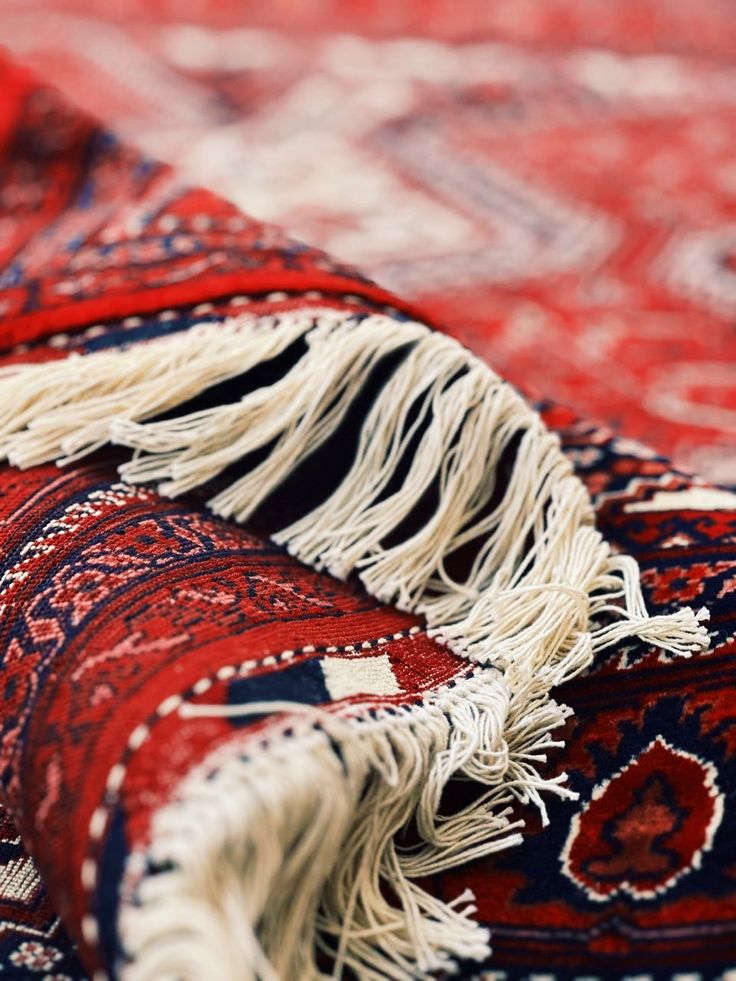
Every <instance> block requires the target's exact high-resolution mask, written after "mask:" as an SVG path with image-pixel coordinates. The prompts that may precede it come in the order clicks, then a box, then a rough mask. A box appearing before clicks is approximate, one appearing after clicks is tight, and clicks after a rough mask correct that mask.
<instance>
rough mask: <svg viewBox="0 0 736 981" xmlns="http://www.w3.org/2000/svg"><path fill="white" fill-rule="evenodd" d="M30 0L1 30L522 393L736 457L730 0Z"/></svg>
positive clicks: (87, 98)
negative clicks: (104, 1) (182, 10)
mask: <svg viewBox="0 0 736 981" xmlns="http://www.w3.org/2000/svg"><path fill="white" fill-rule="evenodd" d="M33 6H34V5H33V4H32V5H31V8H33ZM35 6H36V7H37V8H38V7H40V9H41V10H43V12H44V13H43V18H41V17H40V15H39V14H38V13H36V14H35V16H34V14H33V10H32V9H31V11H30V12H29V10H28V6H27V5H24V10H23V11H22V12H19V11H18V10H14V11H12V12H10V13H5V14H3V13H2V12H0V36H2V37H3V39H4V40H5V42H6V43H7V44H8V45H9V46H11V47H12V48H14V49H15V50H16V51H17V52H18V54H19V55H20V56H21V57H22V58H23V59H24V60H27V61H28V62H29V63H31V64H33V65H35V66H36V67H37V68H38V69H39V71H43V73H44V74H45V75H48V74H49V73H50V74H51V76H52V77H53V79H54V81H55V82H57V83H58V84H59V85H61V86H62V87H63V88H64V90H65V91H66V92H67V93H69V94H70V95H71V96H72V98H73V99H75V100H77V101H79V102H81V104H83V105H84V106H86V107H87V108H88V109H90V110H91V111H93V112H94V113H96V114H97V115H99V116H101V117H102V118H104V119H105V120H106V121H108V122H109V123H110V124H111V125H113V126H114V127H115V128H117V129H119V130H120V131H121V132H122V133H123V134H124V135H125V136H126V137H127V138H129V139H131V140H133V141H135V142H136V143H138V144H139V145H140V146H142V147H143V148H144V149H145V150H146V152H148V153H149V154H151V155H152V156H155V157H157V158H159V159H163V160H168V161H171V162H175V164H176V166H177V169H178V171H179V173H181V174H182V175H183V176H184V177H185V178H186V179H187V180H189V181H192V182H193V183H195V184H201V185H203V186H206V187H208V188H210V189H212V190H214V191H216V192H218V193H219V194H220V195H222V196H223V197H224V198H226V199H227V200H229V201H231V202H233V203H234V204H236V205H237V206H239V207H240V208H242V209H243V210H244V211H245V212H246V213H248V214H253V215H256V216H258V217H259V218H262V219H266V220H268V221H273V222H275V223H277V224H278V225H281V226H283V227H286V228H288V229H289V230H290V231H292V232H293V233H294V234H295V235H297V236H298V237H299V238H301V239H303V240H304V241H308V242H310V243H313V244H314V245H317V246H319V247H321V248H324V249H325V250H326V251H327V252H329V253H331V254H332V255H336V256H339V257H341V258H343V259H345V260H347V261H350V262H353V263H356V264H358V265H359V266H360V268H361V269H362V270H364V271H366V272H367V273H368V274H369V275H371V276H372V277H373V278H374V279H375V280H376V281H377V282H380V283H381V284H382V285H385V286H387V287H389V288H390V289H393V290H396V291H398V292H399V293H400V294H401V295H402V296H404V297H406V298H410V299H412V300H413V301H416V302H418V303H420V304H421V305H423V306H425V307H426V308H427V309H429V310H430V311H431V312H432V315H433V316H434V317H435V318H440V319H442V321H443V322H444V323H445V324H446V325H447V327H448V329H449V330H450V331H451V332H452V333H453V334H455V335H456V336H457V337H458V338H459V339H460V340H462V341H463V342H464V343H465V344H466V345H467V346H469V347H470V348H471V349H472V350H474V351H475V352H476V353H477V354H479V355H480V356H481V357H483V358H484V359H485V360H488V361H489V362H490V363H492V364H493V365H494V366H495V367H496V368H497V369H498V370H499V372H500V373H501V374H503V375H504V376H505V377H508V378H509V379H511V380H512V381H513V382H515V383H516V384H517V385H519V386H520V387H521V388H522V389H523V390H525V391H526V392H527V393H529V394H530V395H532V396H533V397H539V396H543V397H545V398H554V399H555V400H556V401H557V402H559V403H561V404H569V405H571V406H573V407H574V408H575V409H576V410H577V411H578V412H579V413H581V414H583V415H585V416H586V417H588V418H598V419H601V420H603V421H605V422H607V423H613V424H615V425H617V426H618V427H620V428H621V430H622V431H623V432H625V433H626V434H627V435H628V436H630V437H635V438H637V439H639V440H642V441H644V442H646V443H647V444H649V445H652V446H654V447H655V448H656V449H657V450H659V451H660V452H664V453H666V454H667V455H668V456H669V457H670V458H671V459H673V460H674V461H675V463H676V464H678V465H679V466H681V467H683V468H685V469H687V470H690V471H692V472H697V473H701V474H703V475H705V476H707V477H709V478H710V479H712V480H714V481H717V482H720V483H724V484H728V483H736V463H734V454H733V452H732V448H733V443H734V440H735V439H736V401H734V394H733V393H734V391H736V385H735V384H734V380H735V379H736V374H735V372H736V368H734V365H736V339H735V335H734V333H733V330H732V321H733V316H734V312H736V263H735V262H734V254H735V246H736V231H735V229H736V212H735V211H734V195H736V170H735V169H734V163H733V159H732V142H733V141H732V139H731V134H732V132H733V129H734V127H735V126H736V101H735V100H734V98H733V91H734V87H735V86H736V69H734V63H735V58H736V40H735V39H734V31H733V22H732V19H731V18H730V15H729V14H728V10H727V5H724V4H723V3H722V2H721V0H703V2H702V3H699V4H698V17H690V16H689V15H688V14H687V9H686V5H685V4H682V3H680V2H673V3H667V4H663V3H662V2H661V0H641V2H640V3H638V5H637V10H639V11H640V13H639V14H638V15H637V18H634V19H632V18H631V17H630V16H628V15H627V12H626V11H627V9H628V7H629V5H628V4H626V3H624V2H619V0H616V2H612V3H606V4H603V3H601V2H599V0H595V2H591V0H565V2H564V3H560V2H559V0H554V2H552V3H550V4H548V5H545V7H544V13H542V12H541V10H542V8H539V7H538V5H535V4H511V5H509V4H506V3H502V4H501V5H500V6H499V5H498V4H493V5H490V6H488V5H484V6H483V8H482V9H478V10H476V9H475V7H474V9H473V14H472V17H471V16H470V14H469V7H468V5H467V4H462V3H458V4H453V3H450V2H449V0H440V2H438V3H433V4H430V5H428V4H426V3H422V2H420V0H405V2H403V3H401V4H387V3H385V2H383V0H376V2H374V3H373V4H371V5H370V9H371V13H370V15H368V14H367V13H366V10H365V9H364V6H363V5H362V4H357V3H356V4H353V3H349V4H345V3H340V4H337V3H334V2H330V0H325V2H324V3H320V4H319V5H318V10H317V8H316V7H314V5H312V4H303V5H294V4H293V3H291V4H287V3H286V0H279V2H275V3H274V4H268V5H265V7H264V5H257V4H253V3H246V4H245V6H243V5H239V6H238V7H237V9H236V8H235V7H233V5H226V7H227V12H226V13H223V10H222V5H220V4H216V3H212V2H210V3H207V2H202V3H200V4H198V5H197V13H196V17H193V19H192V16H189V15H188V18H187V20H186V21H185V22H184V21H183V18H182V16H181V14H177V12H176V10H175V9H174V8H169V7H167V8H165V9H162V8H160V5H156V4H153V5H148V4H146V5H142V4H140V3H138V2H136V0H124V2H123V4H122V5H120V4H118V5H117V6H116V9H119V10H123V9H127V10H128V11H129V15H128V16H127V17H120V18H118V19H113V18H112V16H109V15H107V14H106V13H105V11H104V10H102V9H101V8H100V7H99V6H97V7H95V8H94V9H92V8H90V5H89V4H86V3H84V2H83V0H72V2H69V3H67V2H64V3H60V2H54V0H43V2H39V0H35ZM475 6H477V5H475ZM292 8H296V9H292ZM497 8H498V9H497ZM507 8H508V9H507ZM287 9H288V14H287V13H286V10H287ZM318 11H319V12H318ZM504 11H505V13H504ZM279 12H280V14H279ZM300 23H301V24H302V25H303V26H304V25H306V26H307V27H308V31H307V33H304V32H300V31H299V26H300ZM146 25H147V26H146ZM292 29H293V33H292ZM454 37H455V38H458V39H460V40H459V41H457V42H455V41H453V38H454ZM469 38H472V43H471V42H470V41H469V40H468V39H469ZM551 38H554V41H551V40H550V39H551ZM80 39H84V40H80ZM91 49H92V50H94V51H96V52H97V53H98V55H97V56H96V57H94V58H90V57H89V54H88V52H89V51H90V50H91ZM50 52H52V53H53V55H54V56H53V57H52V58H49V54H50ZM130 65H135V66H136V67H135V71H132V70H129V68H128V67H127V66H130ZM111 90H114V91H115V93H116V96H117V98H116V100H115V102H114V104H111V102H110V100H109V99H107V98H106V96H105V93H106V92H108V91H111ZM347 106H350V107H354V110H355V111H347V110H346V107H347Z"/></svg>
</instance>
